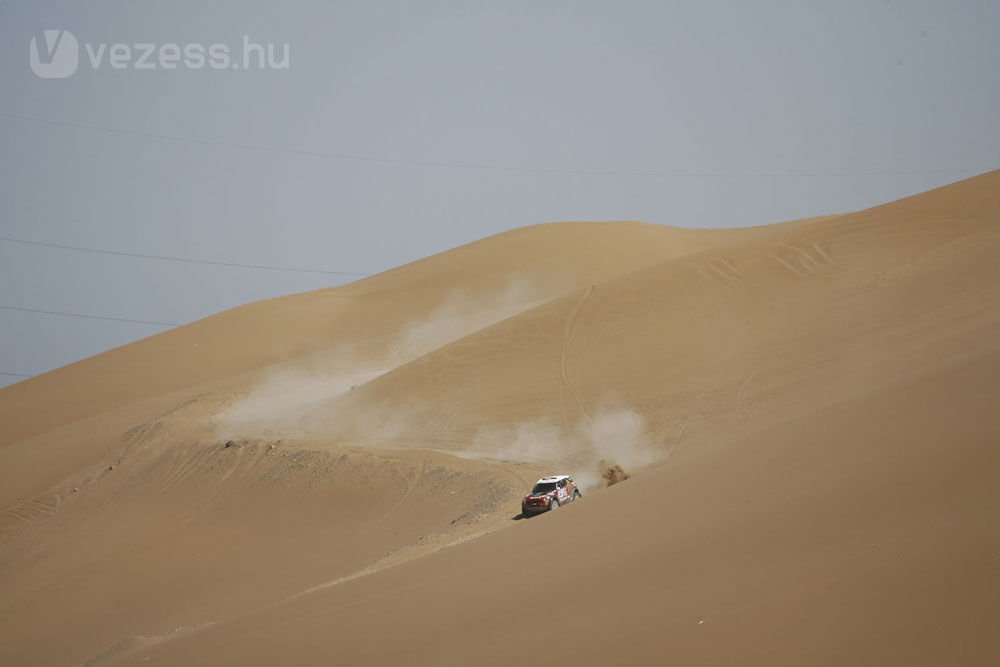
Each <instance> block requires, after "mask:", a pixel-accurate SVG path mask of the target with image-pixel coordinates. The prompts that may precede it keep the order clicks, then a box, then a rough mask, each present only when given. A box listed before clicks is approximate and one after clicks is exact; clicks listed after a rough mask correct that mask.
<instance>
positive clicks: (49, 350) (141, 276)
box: [0, 0, 1000, 383]
mask: <svg viewBox="0 0 1000 667" xmlns="http://www.w3.org/2000/svg"><path fill="white" fill-rule="evenodd" d="M46 29H52V30H57V29H62V30H67V31H69V32H70V33H72V36H73V37H75V38H76V40H77V43H78V44H77V53H78V54H79V66H78V69H77V70H76V71H75V73H73V74H72V75H71V76H69V77H68V78H62V79H57V78H48V79H43V78H40V77H38V76H36V75H35V74H34V73H33V69H32V67H31V66H30V62H29V53H30V46H29V45H30V43H31V39H32V38H33V37H35V36H39V40H40V42H42V43H43V47H44V48H43V54H44V53H46V52H47V51H48V50H49V49H50V45H49V44H48V43H47V42H45V35H44V33H43V32H42V31H43V30H46ZM244 35H246V36H248V37H249V39H250V41H252V42H254V43H259V44H261V45H266V44H267V43H273V44H274V45H275V49H276V50H275V56H276V62H278V63H279V64H280V60H281V55H282V53H283V51H282V49H283V45H284V44H288V52H289V59H288V67H287V69H270V68H268V69H265V70H260V69H258V68H257V67H256V63H257V62H258V61H257V60H256V55H255V54H256V52H254V53H253V54H251V56H253V58H252V59H251V60H250V61H249V62H250V63H251V65H253V66H252V67H251V68H250V69H246V68H242V67H241V68H240V69H234V68H232V67H231V66H230V65H229V64H228V63H227V64H226V66H225V67H224V68H221V67H220V68H218V69H217V68H215V67H212V66H211V65H209V64H205V63H204V60H207V58H205V59H203V61H202V62H203V66H202V67H201V68H200V69H197V68H192V67H191V66H190V65H192V64H193V65H197V63H198V61H197V58H193V59H189V58H187V52H184V49H185V48H187V47H189V46H192V45H193V46H194V47H197V46H198V45H202V46H204V48H205V50H206V52H207V49H208V47H209V46H210V45H212V44H220V45H222V44H224V45H227V46H228V47H229V49H230V53H231V54H232V58H231V59H232V60H233V61H235V62H236V63H237V64H240V63H241V61H242V58H243V40H244ZM63 39H66V38H65V35H64V37H63ZM68 44H69V40H68V39H67V40H66V42H65V43H62V42H60V49H65V48H68V47H67V45H68ZM115 44H126V45H129V50H130V52H131V53H130V54H129V55H128V56H127V57H126V56H123V55H122V53H123V52H122V50H121V49H116V48H115V47H114V45H115ZM143 44H152V45H155V50H154V51H153V54H152V55H151V56H150V58H149V59H148V60H147V61H146V62H152V64H153V65H154V66H155V67H154V68H153V69H143V68H139V67H136V66H135V65H136V64H137V61H138V59H139V56H140V55H141V53H142V52H143V51H144V50H146V48H147V47H144V46H139V47H137V45H143ZM172 44H176V45H178V51H180V52H182V53H181V57H182V58H184V60H183V61H182V62H180V63H177V58H175V57H174V52H173V51H172V47H171V46H170V45H172ZM101 45H105V48H104V49H103V50H101ZM164 45H166V50H165V51H164V50H163V47H164ZM88 49H89V51H88ZM196 50H197V49H196ZM52 51H53V53H56V55H57V56H65V54H66V53H68V51H65V50H57V49H55V48H52ZM112 52H115V53H117V55H116V56H115V58H116V59H115V61H114V62H115V63H116V64H118V65H119V66H120V67H121V68H120V69H119V68H116V67H113V66H112ZM92 53H93V54H97V55H100V59H99V60H98V65H97V67H96V68H95V67H94V65H93V64H92V63H91V62H90V59H91V54H92ZM164 54H165V60H163V61H162V63H161V61H160V60H159V58H160V56H164ZM46 62H47V60H46ZM59 62H60V61H57V60H54V61H53V63H55V64H56V65H58V64H59ZM213 62H214V64H216V65H218V64H219V63H220V62H221V61H213ZM161 64H167V65H170V64H176V67H175V68H174V69H165V68H163V67H161V66H160V65H161ZM0 90H2V97H0V155H2V160H0V237H4V238H5V239H19V240H24V241H34V242H42V243H52V244H58V245H68V246H79V247H85V248H93V249H101V250H109V251H115V252H124V253H138V254H145V255H158V256H174V257H184V258H194V259H203V260H212V261H220V262H232V263H239V264H257V265H260V264H263V265H272V266H282V267H298V268H304V269H322V270H333V271H346V272H360V273H370V272H377V271H381V270H383V269H386V268H389V267H392V266H395V265H398V264H401V263H403V262H407V261H410V260H414V259H417V258H420V257H423V256H426V255H428V254H431V253H434V252H437V251H440V250H443V249H445V248H448V247H452V246H455V245H458V244H461V243H465V242H467V241H471V240H474V239H477V238H481V237H483V236H486V235H488V234H492V233H496V232H499V231H502V230H505V229H510V228H512V227H518V226H522V225H528V224H532V223H538V222H545V221H553V220H596V219H602V220H603V219H640V220H646V221H649V222H656V223H663V224H672V225H684V226H693V227H708V226H735V225H749V224H760V223H766V222H772V221H777V220H782V219H789V218H796V217H803V216H809V215H816V214H822V213H830V212H840V211H848V210H853V209H858V208H863V207H867V206H870V205H874V204H877V203H881V202H883V201H888V200H891V199H895V198H898V197H900V196H903V195H907V194H912V193H915V192H919V191H923V190H926V189H928V188H931V187H934V186H937V185H941V184H944V183H948V182H951V181H955V180H959V179H961V178H964V177H967V176H971V175H973V174H975V173H979V172H982V171H986V170H988V169H991V168H996V167H998V166H1000V2H997V1H995V0H991V1H988V2H986V1H983V2H978V1H975V0H962V1H956V2H941V1H940V0H937V1H927V2H917V1H913V2H905V1H902V0H893V1H891V2H889V1H873V2H860V1H852V2H844V1H840V2H831V1H830V0H824V1H815V2H804V1H802V0H796V1H792V0H789V1H788V2H765V1H759V2H744V1H738V2H737V1H733V2H714V3H713V2H696V1H694V0H691V1H689V2H640V1H630V2H629V1H621V0H618V1H613V0H607V1H605V2H583V1H581V0H572V1H570V0H566V1H560V2H556V1H546V0H526V1H523V2H518V1H510V0H504V1H500V0H495V1H491V2H474V1H469V0H463V1H454V2H379V1H368V2H292V1H290V2H283V3H277V2H260V1H252V2H248V1H246V0H240V1H225V2H219V1H215V2H204V1H203V0H202V1H199V2H156V3H154V2H134V1H125V0H118V1H115V2H79V1H78V0H74V1H72V2H49V1H45V0H30V1H27V0H26V1H12V0H8V1H6V2H0ZM345 279H346V278H344V277H340V276H336V275H328V274H318V273H317V274H310V273H295V272H280V271H265V270H259V269H250V268H239V267H225V266H216V265H206V264H190V263H179V262H168V261H161V260H155V259H148V258H138V257H129V256H121V255H112V254H97V253H87V252H80V251H75V250H67V249H58V248H51V247H43V246H37V245H26V244H22V243H14V242H11V241H6V240H0V306H5V307H15V308H29V309H38V310H50V311H61V312H68V313H78V314H85V315H99V316H107V317H113V318H125V319H135V320H149V321H157V322H171V323H183V322H189V321H191V320H194V319H196V318H200V317H203V316H205V315H209V314H211V313H213V312H216V311H219V310H221V309H225V308H228V307H232V306H235V305H238V304H240V303H245V302H247V301H252V300H256V299H260V298H264V297H270V296H275V295H280V294H287V293H290V292H296V291H301V290H308V289H313V288H318V287H323V286H328V285H333V284H338V283H339V282H342V281H343V280H345ZM164 328H165V327H163V326H158V325H152V324H139V323H129V322H118V321H110V320H97V319H82V318H71V317H66V316H58V315H47V314H41V313H33V312H23V311H18V310H8V309H2V308H0V372H5V373H21V374H25V375H31V374H36V373H39V372H43V371H45V370H49V369H51V368H55V367H57V366H60V365H63V364H65V363H68V362H70V361H73V360H76V359H79V358H82V357H85V356H88V355H91V354H95V353H97V352H100V351H102V350H105V349H108V348H110V347H114V346H117V345H120V344H123V343H125V342H128V341H130V340H134V339H136V338H141V337H144V336H148V335H151V334H153V333H156V332H158V331H162V330H164ZM248 335H252V332H248ZM17 379H18V378H17V377H15V376H0V383H7V382H12V381H15V380H17Z"/></svg>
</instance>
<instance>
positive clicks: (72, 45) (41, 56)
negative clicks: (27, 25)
mask: <svg viewBox="0 0 1000 667" xmlns="http://www.w3.org/2000/svg"><path fill="white" fill-rule="evenodd" d="M28 61H29V62H30V64H31V71H32V72H34V73H35V75H36V76H39V77H41V78H43V79H65V78H66V77H69V76H72V75H73V73H74V72H75V71H76V68H77V66H78V65H79V64H80V44H79V43H78V42H77V41H76V37H75V36H74V35H73V33H71V32H70V31H69V30H44V31H42V32H41V33H40V34H37V35H35V36H34V37H32V38H31V44H30V45H29V48H28Z"/></svg>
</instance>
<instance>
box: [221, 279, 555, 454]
mask: <svg viewBox="0 0 1000 667" xmlns="http://www.w3.org/2000/svg"><path fill="white" fill-rule="evenodd" d="M561 292H562V288H561V286H559V285H557V284H555V283H552V282H551V281H549V282H546V283H542V282H539V283H537V284H535V283H532V282H531V281H529V280H527V279H526V278H523V277H511V278H509V279H508V280H507V281H506V283H505V285H504V286H503V288H501V289H500V290H495V291H492V292H488V293H478V294H477V293H471V292H468V291H466V290H460V289H456V290H452V291H450V292H449V293H448V294H447V295H446V296H445V297H444V298H443V299H442V300H441V301H440V302H439V303H438V304H437V305H436V306H434V307H433V308H432V309H431V310H430V312H429V313H428V314H427V315H426V316H425V317H422V318H417V319H414V320H411V321H408V322H405V323H403V324H402V325H401V326H400V328H399V329H398V330H397V331H396V332H395V333H394V334H393V335H392V336H390V337H389V340H388V342H386V343H385V344H384V349H383V350H382V352H380V353H376V354H374V355H372V354H368V355H361V354H359V353H358V352H357V351H356V350H355V349H353V348H352V347H350V346H337V347H335V348H333V349H330V350H326V351H323V352H319V353H316V354H313V355H310V356H308V357H305V358H303V359H299V360H297V361H295V362H292V363H290V364H284V365H282V366H279V367H275V368H274V369H273V370H272V371H271V372H270V373H268V374H267V375H266V376H265V377H264V379H263V380H262V381H261V382H259V383H258V384H257V385H256V386H254V387H253V388H252V389H251V390H250V391H249V392H248V393H247V395H246V396H244V397H242V398H241V399H240V400H238V401H236V402H235V403H233V404H232V405H230V406H229V407H228V408H226V409H225V410H223V411H221V412H220V413H219V414H218V415H216V418H215V421H216V430H217V435H218V437H219V438H220V439H233V438H261V437H267V438H295V437H302V436H306V435H309V434H310V433H309V431H311V430H319V431H322V432H323V433H324V435H327V436H330V437H338V438H348V437H349V438H357V439H360V440H362V441H368V442H379V441H386V440H391V439H393V438H395V437H397V436H399V435H401V434H404V433H406V432H408V431H410V430H412V428H411V426H412V421H414V420H413V419H412V418H413V417H415V413H416V410H415V408H412V406H411V407H409V408H408V407H406V406H402V407H400V406H383V405H367V404H366V405H358V404H357V401H354V402H351V404H350V405H349V406H348V405H344V406H343V408H344V409H341V410H338V409H337V408H338V400H339V399H341V398H344V397H346V396H347V395H348V394H350V392H351V391H352V390H353V389H355V388H357V387H360V386H362V385H364V384H367V383H368V382H371V381H372V380H374V379H375V378H377V377H379V376H381V375H384V374H385V373H388V372H389V371H391V370H393V369H395V368H398V367H399V366H402V365H403V364H405V363H408V362H410V361H412V360H414V359H417V358H418V357H420V356H423V355H424V354H427V353H428V352H431V351H433V350H435V349H437V348H439V347H442V346H444V345H447V344H448V343H451V342H453V341H455V340H458V339H460V338H463V337H465V336H467V335H469V334H472V333H474V332H476V331H478V330H480V329H482V328H484V327H487V326H490V325H491V324H495V323H496V322H499V321H501V320H504V319H506V318H508V317H511V316H513V315H516V314H517V313H520V312H523V311H524V310H527V309H529V308H532V307H534V306H536V305H538V304H540V303H543V302H544V301H547V300H549V299H551V298H554V297H556V296H558V295H559V294H560V293H561Z"/></svg>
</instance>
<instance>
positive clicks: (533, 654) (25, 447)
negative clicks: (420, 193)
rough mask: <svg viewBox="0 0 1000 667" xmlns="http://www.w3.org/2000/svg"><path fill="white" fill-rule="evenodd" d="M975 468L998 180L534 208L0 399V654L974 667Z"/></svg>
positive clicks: (984, 614)
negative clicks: (917, 189)
mask: <svg viewBox="0 0 1000 667" xmlns="http://www.w3.org/2000/svg"><path fill="white" fill-rule="evenodd" d="M734 222H738V221H734ZM602 461H603V462H605V464H608V463H611V464H617V465H620V466H622V467H623V468H624V469H626V470H627V471H628V472H629V473H630V477H629V479H627V480H626V481H624V482H622V483H619V484H615V485H613V486H610V487H606V488H605V485H604V484H602V481H601V476H600V466H601V462H602ZM549 473H570V474H573V475H575V476H576V477H577V479H578V480H579V481H580V482H581V483H582V484H583V485H584V490H585V494H584V498H583V499H582V501H581V502H576V503H572V504H569V505H567V506H565V507H563V508H560V509H559V510H557V511H555V512H550V513H547V514H544V515H542V516H539V517H536V518H532V519H530V520H522V519H521V518H520V517H519V512H520V506H519V499H520V497H521V495H523V493H524V492H525V491H526V490H527V489H528V488H530V485H531V483H532V482H533V481H534V479H536V478H537V477H538V476H540V475H542V474H549ZM998 474H1000V171H996V172H990V173H987V174H984V175H981V176H978V177H975V178H972V179H968V180H965V181H962V182H959V183H955V184H952V185H949V186H945V187H943V188H939V189H936V190H932V191H930V192H926V193H923V194H919V195H916V196H913V197H909V198H906V199H902V200H899V201H896V202H891V203H888V204H885V205H882V206H878V207H875V208H872V209H868V210H865V211H860V212H855V213H849V214H844V215H828V216H823V217H817V218H810V219H806V220H797V221H791V222H784V223H777V224H774V225H767V226H763V227H753V228H732V229H725V230H692V229H683V228H675V227H666V226H658V225H650V224H643V223H638V222H602V223H582V222H581V223H555V224H547V225H537V226H532V227H526V228H521V229H516V230H513V231H510V232H506V233H503V234H499V235H497V236H494V237H490V238H486V239H483V240H480V241H477V242H474V243H471V244H469V245H466V246H462V247H459V248H455V249H453V250H449V251H447V252H443V253H440V254H438V255H434V256H432V257H428V258H426V259H423V260H421V261H418V262H414V263H412V264H409V265H406V266H402V267H399V268H397V269H394V270H391V271H388V272H386V273H383V274H380V275H377V276H373V277H371V278H367V279H364V280H361V281H358V282H355V283H352V284H349V285H345V286H341V287H336V288H330V289H325V290H320V291H316V292H311V293H306V294H297V295H292V296H288V297H284V298H279V299H272V300H268V301H262V302H258V303H253V304H249V305H246V306H243V307H240V308H236V309H233V310H230V311H227V312H223V313H220V314H218V315H216V316H213V317H209V318H207V319H204V320H201V321H198V322H195V323H193V324H190V325H187V326H184V327H179V328H177V329H174V330H171V331H168V332H165V333H162V334H159V335H157V336H153V337H151V338H148V339H145V340H142V341H139V342H137V343H134V344H131V345H127V346H125V347H122V348H119V349H116V350H112V351H109V352H107V353H104V354H101V355H98V356H96V357H93V358H90V359H87V360H84V361H81V362H79V363H76V364H72V365H70V366H67V367H65V368H62V369H59V370H56V371H53V372H51V373H47V374H45V375H42V376H39V377H37V378H33V379H31V380H28V381H25V382H21V383H19V384H16V385H13V386H10V387H7V388H4V389H0V505H2V507H3V510H4V511H3V513H2V514H0V590H2V591H3V594H2V595H0V664H2V665H132V664H136V665H143V664H158V665H251V666H253V665H261V666H264V665H276V664H287V665H313V664H316V665H319V664H323V665H341V664H342V665H380V664H413V665H453V664H470V663H472V664H480V665H493V664H496V665H524V664H537V663H539V662H541V661H545V662H546V663H548V662H549V661H552V660H557V661H559V662H560V663H565V664H574V665H595V664H602V665H607V664H624V663H625V662H626V661H629V662H631V663H632V664H677V665H720V664H739V665H838V666H840V665H944V664H950V665H996V664H1000V632H998V628H1000V531H998V530H997V527H998V526H1000V516H998V515H1000V483H998V482H997V480H998Z"/></svg>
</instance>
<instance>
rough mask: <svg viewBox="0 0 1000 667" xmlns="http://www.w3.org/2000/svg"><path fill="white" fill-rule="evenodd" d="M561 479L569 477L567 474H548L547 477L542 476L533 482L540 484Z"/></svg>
mask: <svg viewBox="0 0 1000 667" xmlns="http://www.w3.org/2000/svg"><path fill="white" fill-rule="evenodd" d="M561 479H569V475H549V476H548V477H542V478H541V479H540V480H538V481H537V482H535V484H541V483H542V482H558V481H559V480H561Z"/></svg>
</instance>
